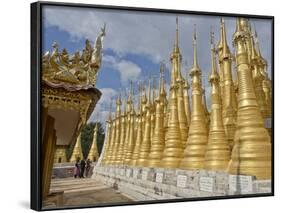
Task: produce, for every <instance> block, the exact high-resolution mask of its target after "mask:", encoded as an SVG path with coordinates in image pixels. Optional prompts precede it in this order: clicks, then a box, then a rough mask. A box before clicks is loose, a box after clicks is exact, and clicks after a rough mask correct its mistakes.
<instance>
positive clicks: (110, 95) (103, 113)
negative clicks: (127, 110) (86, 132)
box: [89, 88, 118, 123]
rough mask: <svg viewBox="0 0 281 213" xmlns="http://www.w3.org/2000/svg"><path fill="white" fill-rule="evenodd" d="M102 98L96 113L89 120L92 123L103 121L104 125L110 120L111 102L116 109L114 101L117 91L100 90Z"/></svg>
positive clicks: (109, 89) (110, 89)
mask: <svg viewBox="0 0 281 213" xmlns="http://www.w3.org/2000/svg"><path fill="white" fill-rule="evenodd" d="M100 91H101V93H102V96H101V99H100V100H99V102H98V103H97V105H96V107H95V110H94V112H93V113H92V115H91V116H90V118H89V122H91V121H101V122H102V123H104V122H105V121H106V120H107V118H108V113H109V108H110V102H111V101H112V106H113V107H114V101H115V99H116V97H117V94H118V93H117V91H116V90H114V89H112V88H102V89H100Z"/></svg>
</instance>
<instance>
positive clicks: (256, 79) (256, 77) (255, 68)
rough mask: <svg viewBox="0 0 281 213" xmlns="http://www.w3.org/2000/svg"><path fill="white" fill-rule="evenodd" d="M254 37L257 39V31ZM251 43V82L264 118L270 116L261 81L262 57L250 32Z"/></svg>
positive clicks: (262, 80)
mask: <svg viewBox="0 0 281 213" xmlns="http://www.w3.org/2000/svg"><path fill="white" fill-rule="evenodd" d="M255 39H256V41H257V33H255ZM250 40H251V44H252V51H251V52H252V53H251V57H252V58H251V65H252V74H253V83H254V89H255V93H256V97H257V102H258V105H259V107H260V111H261V114H262V117H263V119H264V120H266V119H267V118H269V117H270V112H269V108H268V103H267V101H266V98H265V93H264V90H263V82H264V80H265V75H264V74H263V73H264V59H263V58H262V56H261V52H260V49H259V47H258V44H257V45H256V43H258V42H255V41H254V35H253V34H251V37H250Z"/></svg>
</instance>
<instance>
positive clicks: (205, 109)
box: [202, 87, 210, 131]
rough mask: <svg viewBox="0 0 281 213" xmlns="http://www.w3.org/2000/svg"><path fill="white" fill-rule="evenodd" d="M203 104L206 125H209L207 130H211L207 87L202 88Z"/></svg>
mask: <svg viewBox="0 0 281 213" xmlns="http://www.w3.org/2000/svg"><path fill="white" fill-rule="evenodd" d="M202 104H203V110H204V113H205V118H206V127H207V130H208V131H209V127H210V113H209V111H208V107H207V100H206V90H205V87H203V88H202Z"/></svg>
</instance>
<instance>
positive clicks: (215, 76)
mask: <svg viewBox="0 0 281 213" xmlns="http://www.w3.org/2000/svg"><path fill="white" fill-rule="evenodd" d="M210 37H211V42H210V43H211V55H212V72H211V75H210V79H211V78H213V79H218V77H219V76H218V73H217V63H216V50H215V45H214V32H211V34H210Z"/></svg>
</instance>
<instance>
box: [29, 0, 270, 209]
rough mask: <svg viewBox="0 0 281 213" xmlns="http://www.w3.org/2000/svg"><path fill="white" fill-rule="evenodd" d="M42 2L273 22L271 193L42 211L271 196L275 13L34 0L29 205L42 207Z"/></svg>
mask: <svg viewBox="0 0 281 213" xmlns="http://www.w3.org/2000/svg"><path fill="white" fill-rule="evenodd" d="M44 6H64V7H77V8H99V9H107V10H119V11H137V12H157V13H172V14H189V15H190V14H195V15H208V16H224V17H237V16H239V17H245V18H260V19H267V20H270V21H271V22H272V25H271V26H272V33H271V35H272V37H271V45H272V53H271V55H272V57H271V69H272V74H271V75H272V76H271V77H272V78H271V79H272V88H273V89H272V123H271V126H272V159H271V163H272V168H273V169H272V170H271V171H272V175H271V177H272V182H271V189H272V191H271V193H262V194H252V195H227V196H217V197H200V198H183V199H169V200H155V201H139V202H134V203H107V204H104V203H103V204H99V205H87V206H72V207H63V208H53V209H44V211H49V210H56V209H80V208H89V207H106V206H127V205H141V204H155V203H172V202H187V201H203V200H217V199H234V198H250V197H265V196H274V182H275V181H274V16H266V15H251V14H236V13H219V12H205V11H186V10H174V9H157V8H141V7H124V6H112V5H92V4H80V3H59V2H40V1H39V2H35V3H31V18H30V20H31V22H30V24H31V91H30V92H31V163H30V166H31V182H30V186H31V195H30V196H31V209H33V210H37V211H42V195H41V193H42V189H41V188H42V187H41V181H42V176H41V169H42V168H41V92H40V91H41V56H42V48H41V47H42V8H43V7H44Z"/></svg>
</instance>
